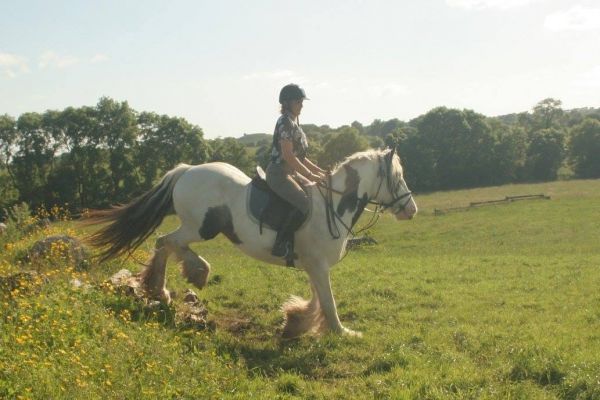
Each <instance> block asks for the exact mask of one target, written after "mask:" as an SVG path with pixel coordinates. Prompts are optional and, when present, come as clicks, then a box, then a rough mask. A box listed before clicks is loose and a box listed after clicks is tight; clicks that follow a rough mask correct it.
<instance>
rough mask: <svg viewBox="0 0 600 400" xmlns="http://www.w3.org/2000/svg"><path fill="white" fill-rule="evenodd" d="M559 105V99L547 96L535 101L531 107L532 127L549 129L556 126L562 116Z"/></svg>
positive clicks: (560, 103) (562, 112)
mask: <svg viewBox="0 0 600 400" xmlns="http://www.w3.org/2000/svg"><path fill="white" fill-rule="evenodd" d="M561 105H562V102H561V101H560V100H557V99H553V98H547V99H544V100H542V101H540V102H539V103H537V104H536V105H535V107H534V108H533V122H534V124H535V125H534V128H535V129H550V128H553V127H558V126H559V125H560V123H561V122H562V117H563V116H564V111H563V110H562V108H561Z"/></svg>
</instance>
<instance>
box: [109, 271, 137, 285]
mask: <svg viewBox="0 0 600 400" xmlns="http://www.w3.org/2000/svg"><path fill="white" fill-rule="evenodd" d="M131 277H132V274H131V271H130V270H128V269H122V270H120V271H119V272H117V273H116V274H114V275H113V276H111V277H110V278H109V281H110V283H112V284H113V286H122V285H125V284H127V281H129V280H130V279H131Z"/></svg>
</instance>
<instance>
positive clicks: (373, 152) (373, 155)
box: [331, 149, 386, 174]
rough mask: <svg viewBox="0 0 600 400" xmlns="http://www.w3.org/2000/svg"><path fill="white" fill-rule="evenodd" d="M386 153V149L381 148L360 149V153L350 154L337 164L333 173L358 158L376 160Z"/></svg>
mask: <svg viewBox="0 0 600 400" xmlns="http://www.w3.org/2000/svg"><path fill="white" fill-rule="evenodd" d="M385 154H386V150H379V149H369V150H365V151H360V152H358V153H354V154H352V155H349V156H348V157H346V158H345V159H344V160H343V161H341V162H340V163H338V164H336V165H335V166H334V167H333V168H332V170H331V173H332V174H335V173H336V172H338V171H339V169H340V168H342V167H344V166H345V165H347V164H350V163H351V162H353V161H357V160H376V159H377V158H379V157H380V156H384V155H385Z"/></svg>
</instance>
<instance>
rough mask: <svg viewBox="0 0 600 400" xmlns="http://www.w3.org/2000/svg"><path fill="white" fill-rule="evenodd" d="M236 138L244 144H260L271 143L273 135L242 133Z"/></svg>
mask: <svg viewBox="0 0 600 400" xmlns="http://www.w3.org/2000/svg"><path fill="white" fill-rule="evenodd" d="M237 140H238V142H240V143H241V144H243V145H244V146H260V145H263V144H267V143H271V141H272V140H273V135H269V134H268V133H244V136H242V137H239V138H237Z"/></svg>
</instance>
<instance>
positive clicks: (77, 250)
mask: <svg viewBox="0 0 600 400" xmlns="http://www.w3.org/2000/svg"><path fill="white" fill-rule="evenodd" d="M57 256H58V257H62V258H66V259H68V260H70V261H71V262H73V264H74V266H75V268H77V269H79V270H82V269H86V268H87V267H88V265H89V258H90V257H89V252H88V251H87V249H86V248H85V247H84V246H83V244H82V243H81V242H80V241H79V240H78V239H76V238H74V237H71V236H68V235H55V236H48V237H47V238H45V239H42V240H39V241H37V242H35V243H34V244H33V246H31V248H30V249H29V251H28V252H27V260H28V261H36V260H41V259H45V258H47V257H57Z"/></svg>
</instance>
